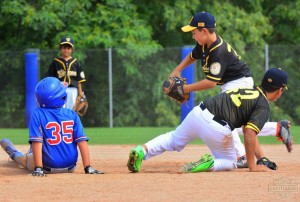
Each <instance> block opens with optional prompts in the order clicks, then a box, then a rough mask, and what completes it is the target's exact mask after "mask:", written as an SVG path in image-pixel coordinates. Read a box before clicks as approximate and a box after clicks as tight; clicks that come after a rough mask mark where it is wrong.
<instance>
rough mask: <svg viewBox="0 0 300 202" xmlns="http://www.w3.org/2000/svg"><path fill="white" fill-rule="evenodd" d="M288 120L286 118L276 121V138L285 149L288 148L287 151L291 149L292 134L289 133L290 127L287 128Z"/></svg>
mask: <svg viewBox="0 0 300 202" xmlns="http://www.w3.org/2000/svg"><path fill="white" fill-rule="evenodd" d="M288 124H289V121H288V120H283V121H279V122H278V123H277V133H276V136H277V139H278V140H279V141H282V142H283V144H285V146H286V149H287V150H288V152H291V151H292V145H293V140H292V135H291V133H290V129H289V126H288Z"/></svg>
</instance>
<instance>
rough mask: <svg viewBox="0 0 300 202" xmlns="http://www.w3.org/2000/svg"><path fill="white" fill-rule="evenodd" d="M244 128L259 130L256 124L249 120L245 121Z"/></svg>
mask: <svg viewBox="0 0 300 202" xmlns="http://www.w3.org/2000/svg"><path fill="white" fill-rule="evenodd" d="M245 128H250V129H252V130H254V131H255V132H257V133H259V132H260V130H259V128H258V127H257V126H256V125H254V124H253V123H250V122H248V123H247V125H246V126H245Z"/></svg>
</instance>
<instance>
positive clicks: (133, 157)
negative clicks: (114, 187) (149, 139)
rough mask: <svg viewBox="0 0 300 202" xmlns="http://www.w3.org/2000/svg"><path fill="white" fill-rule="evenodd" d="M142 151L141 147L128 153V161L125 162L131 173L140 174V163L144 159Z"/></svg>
mask: <svg viewBox="0 0 300 202" xmlns="http://www.w3.org/2000/svg"><path fill="white" fill-rule="evenodd" d="M144 156H145V154H144V151H143V147H142V146H140V145H139V146H136V147H135V148H133V149H132V150H131V151H130V153H129V159H128V162H127V167H128V169H129V170H130V171H131V172H133V173H138V172H140V169H141V165H142V161H143V159H144Z"/></svg>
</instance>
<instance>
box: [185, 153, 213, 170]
mask: <svg viewBox="0 0 300 202" xmlns="http://www.w3.org/2000/svg"><path fill="white" fill-rule="evenodd" d="M213 166H214V157H213V156H212V155H210V154H205V155H204V156H202V157H201V158H200V160H198V161H196V162H190V163H187V164H185V165H184V166H183V167H182V168H181V169H180V170H181V171H183V172H190V173H196V172H207V171H211V170H212V168H213Z"/></svg>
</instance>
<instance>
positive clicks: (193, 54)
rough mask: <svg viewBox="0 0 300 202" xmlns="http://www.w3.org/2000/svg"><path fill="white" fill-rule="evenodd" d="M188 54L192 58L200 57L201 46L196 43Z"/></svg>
mask: <svg viewBox="0 0 300 202" xmlns="http://www.w3.org/2000/svg"><path fill="white" fill-rule="evenodd" d="M190 56H191V58H192V59H196V60H200V59H201V58H202V46H201V45H199V44H198V43H197V45H196V46H195V48H194V49H193V51H192V52H191V55H190Z"/></svg>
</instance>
